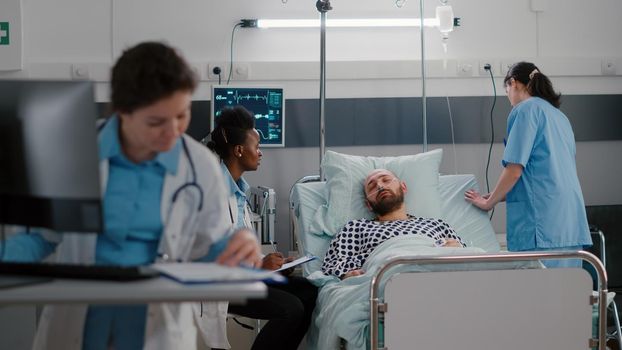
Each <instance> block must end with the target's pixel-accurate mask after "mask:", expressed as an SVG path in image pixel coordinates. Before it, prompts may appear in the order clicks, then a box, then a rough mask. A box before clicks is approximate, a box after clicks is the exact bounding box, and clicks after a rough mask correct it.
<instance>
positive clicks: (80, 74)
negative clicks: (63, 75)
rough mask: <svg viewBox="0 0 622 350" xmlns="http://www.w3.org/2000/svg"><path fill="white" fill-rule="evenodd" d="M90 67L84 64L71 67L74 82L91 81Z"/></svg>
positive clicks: (75, 64)
mask: <svg viewBox="0 0 622 350" xmlns="http://www.w3.org/2000/svg"><path fill="white" fill-rule="evenodd" d="M89 76H90V74H89V66H88V65H86V64H84V63H74V64H72V65H71V79H73V80H88V79H89Z"/></svg>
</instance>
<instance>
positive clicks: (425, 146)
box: [419, 0, 428, 152]
mask: <svg viewBox="0 0 622 350" xmlns="http://www.w3.org/2000/svg"><path fill="white" fill-rule="evenodd" d="M419 11H420V12H421V16H420V17H421V114H422V118H423V152H427V151H428V125H427V123H428V118H427V114H426V112H427V111H426V94H425V35H424V34H425V33H424V28H425V26H424V25H423V0H419Z"/></svg>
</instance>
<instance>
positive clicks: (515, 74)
mask: <svg viewBox="0 0 622 350" xmlns="http://www.w3.org/2000/svg"><path fill="white" fill-rule="evenodd" d="M512 78H514V79H515V80H517V81H519V82H521V83H523V84H524V85H525V86H526V87H527V93H529V95H531V96H535V97H540V98H542V99H544V100H546V101H547V102H549V103H550V104H551V105H553V106H554V107H555V108H559V106H560V105H561V94H559V93H557V92H555V90H554V89H553V84H552V83H551V80H550V79H549V78H548V77H547V76H546V75H544V74H542V73H541V72H540V70H539V69H538V67H536V65H534V64H533V63H530V62H518V63H515V64H514V65H513V66H512V67H510V69H509V70H508V73H507V74H506V76H505V79H504V81H503V82H504V83H505V84H507V82H508V81H509V80H510V79H512Z"/></svg>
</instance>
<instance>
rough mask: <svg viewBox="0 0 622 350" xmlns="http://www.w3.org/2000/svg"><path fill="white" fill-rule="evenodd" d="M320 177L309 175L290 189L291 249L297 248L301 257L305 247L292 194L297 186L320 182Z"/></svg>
mask: <svg viewBox="0 0 622 350" xmlns="http://www.w3.org/2000/svg"><path fill="white" fill-rule="evenodd" d="M320 181H321V179H320V175H307V176H303V177H302V178H300V179H298V180H297V181H296V182H294V184H293V185H292V187H291V188H290V189H289V232H290V247H292V248H295V249H296V250H297V251H298V254H299V255H300V256H303V255H304V247H303V246H302V241H301V240H300V239H298V231H297V230H298V229H299V228H298V219H297V217H296V213H295V212H294V211H295V210H296V208H294V204H293V203H292V194H293V192H294V186H296V185H297V184H304V183H309V182H320Z"/></svg>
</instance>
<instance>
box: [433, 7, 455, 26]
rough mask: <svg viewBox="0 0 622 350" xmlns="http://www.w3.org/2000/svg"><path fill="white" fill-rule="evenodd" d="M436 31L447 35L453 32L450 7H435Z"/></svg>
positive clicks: (452, 14)
mask: <svg viewBox="0 0 622 350" xmlns="http://www.w3.org/2000/svg"><path fill="white" fill-rule="evenodd" d="M436 18H437V19H438V30H439V31H440V32H441V33H449V32H451V31H453V30H454V10H453V9H452V8H451V6H450V5H443V6H437V7H436Z"/></svg>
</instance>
